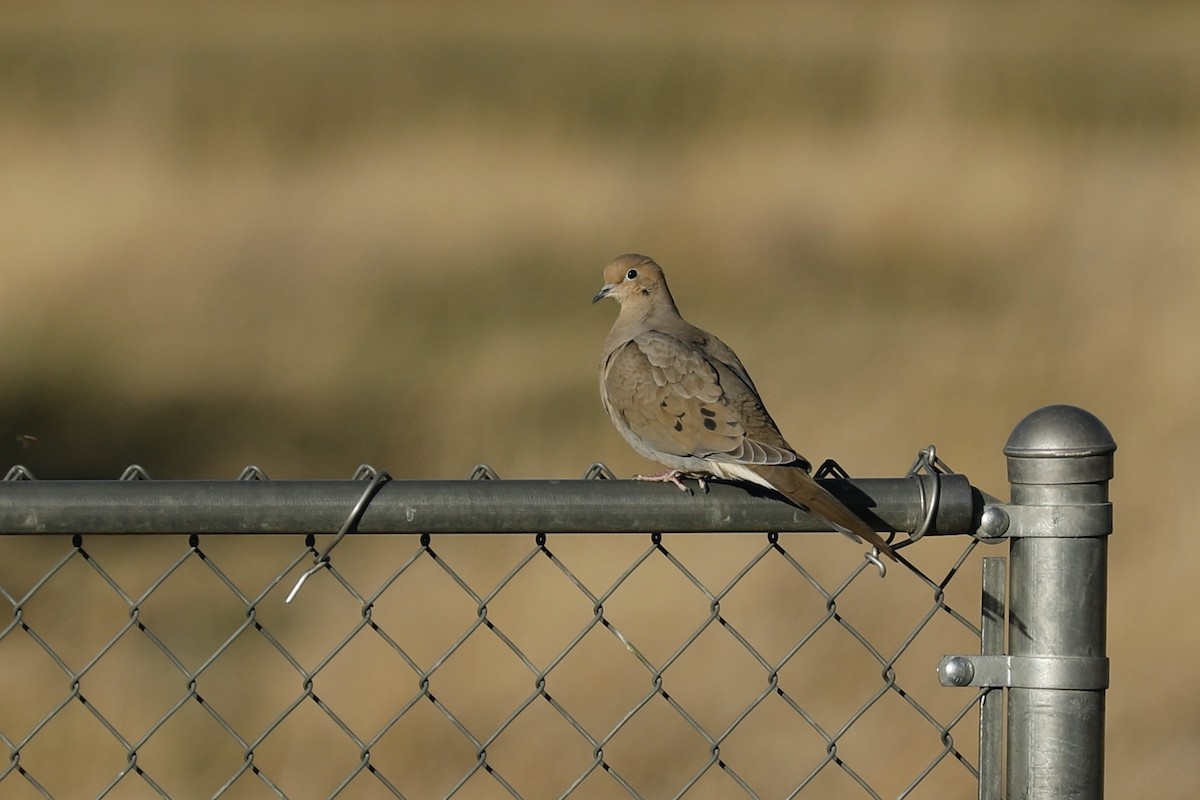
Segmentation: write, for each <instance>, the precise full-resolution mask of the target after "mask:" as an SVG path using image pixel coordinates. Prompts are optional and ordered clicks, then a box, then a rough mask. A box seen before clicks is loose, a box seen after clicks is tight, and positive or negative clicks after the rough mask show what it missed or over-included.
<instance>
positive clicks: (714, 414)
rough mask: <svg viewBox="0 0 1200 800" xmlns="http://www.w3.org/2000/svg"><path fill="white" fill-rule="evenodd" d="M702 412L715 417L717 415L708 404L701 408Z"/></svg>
mask: <svg viewBox="0 0 1200 800" xmlns="http://www.w3.org/2000/svg"><path fill="white" fill-rule="evenodd" d="M700 413H701V414H703V415H704V416H706V417H715V416H716V415H717V412H715V411H713V410H712V409H711V408H708V407H707V406H705V407H704V408H702V409H700Z"/></svg>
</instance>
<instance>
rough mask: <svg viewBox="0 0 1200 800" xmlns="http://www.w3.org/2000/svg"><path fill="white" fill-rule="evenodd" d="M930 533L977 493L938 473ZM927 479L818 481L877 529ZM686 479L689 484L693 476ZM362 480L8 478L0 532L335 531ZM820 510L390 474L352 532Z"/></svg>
mask: <svg viewBox="0 0 1200 800" xmlns="http://www.w3.org/2000/svg"><path fill="white" fill-rule="evenodd" d="M940 479H941V481H942V486H941V492H940V499H939V502H938V509H937V515H936V518H935V520H934V525H933V528H932V529H931V530H930V531H929V533H930V534H933V535H937V534H956V533H966V532H970V531H973V530H975V529H976V527H977V526H978V522H979V517H980V513H981V509H982V507H983V501H984V499H983V496H982V495H981V494H980V492H979V491H978V490H977V489H975V488H974V487H972V486H971V484H970V482H969V481H968V480H967V478H966V477H965V476H963V475H942V476H940ZM933 480H934V478H933V476H930V475H922V476H920V477H919V478H863V479H856V480H853V481H849V482H847V481H841V480H828V481H822V483H823V484H824V485H825V486H826V487H827V488H829V489H830V491H832V492H833V493H834V494H836V495H838V496H839V497H840V498H841V499H842V500H843V501H844V502H845V503H846V504H847V505H849V506H850V507H851V508H852V509H855V510H856V511H859V512H860V513H861V514H862V515H863V516H864V518H865V519H867V521H868V522H870V523H872V524H873V525H875V527H876V530H881V531H884V530H899V531H905V530H912V529H914V528H916V527H918V525H919V524H920V521H921V519H922V513H923V506H922V503H923V498H929V497H931V496H932V494H933V492H932V481H933ZM691 485H692V486H694V487H695V486H696V484H695V483H694V482H693V483H692V484H691ZM365 486H366V483H365V482H364V481H253V480H251V481H166V480H141V481H48V480H38V481H3V482H0V535H3V534H64V533H67V534H93V533H96V534H99V533H105V534H121V533H131V534H141V533H200V534H210V533H235V534H281V533H290V534H296V533H301V534H307V533H313V534H330V533H336V532H337V531H338V530H339V529H340V528H341V526H342V524H343V523H344V522H345V521H346V518H347V516H348V515H349V514H350V511H351V509H353V508H354V506H355V504H356V503H357V502H358V500H359V498H360V496H361V495H362V494H363V489H364V487H365ZM828 530H829V526H828V524H826V523H823V522H822V521H821V520H820V519H818V518H815V517H813V516H811V515H809V514H808V513H806V512H804V511H801V510H800V509H798V508H797V507H795V506H792V505H790V504H789V503H787V502H786V501H784V500H782V499H780V498H778V497H776V496H774V495H771V494H769V493H767V492H765V491H759V490H757V489H756V488H747V487H746V486H742V485H735V484H728V483H723V482H711V483H709V484H708V488H707V490H706V491H704V490H700V489H699V488H698V487H696V488H695V489H694V491H693V493H692V494H685V493H683V492H680V491H679V490H678V489H676V488H675V487H673V486H669V485H665V484H647V483H642V482H637V481H627V480H552V481H530V480H471V481H461V480H459V481H413V480H393V481H389V482H387V483H385V484H384V485H383V486H382V487H380V489H379V491H378V494H377V495H375V497H374V498H373V499H372V500H371V502H370V505H369V506H368V507H367V509H366V512H365V513H364V515H363V516H362V519H361V520H360V523H359V525H358V527H357V531H358V532H359V533H521V532H542V531H544V532H555V533H630V532H647V531H659V532H663V533H668V532H683V531H688V532H691V531H728V532H758V533H761V532H763V531H778V532H794V531H828Z"/></svg>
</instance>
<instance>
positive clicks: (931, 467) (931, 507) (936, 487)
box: [897, 444, 954, 548]
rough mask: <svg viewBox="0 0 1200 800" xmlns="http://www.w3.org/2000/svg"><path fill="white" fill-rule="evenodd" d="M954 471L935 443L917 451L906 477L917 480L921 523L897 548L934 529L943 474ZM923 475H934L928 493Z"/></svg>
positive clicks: (940, 497)
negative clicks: (943, 458) (931, 486)
mask: <svg viewBox="0 0 1200 800" xmlns="http://www.w3.org/2000/svg"><path fill="white" fill-rule="evenodd" d="M953 473H954V470H952V469H951V468H950V466H949V465H948V464H947V463H946V462H945V461H942V459H941V457H940V456H938V454H937V447H936V446H935V445H932V444H931V445H929V446H927V447H923V448H921V449H920V450H919V451H918V452H917V457H916V458H915V459H914V460H913V463H912V466H911V467H909V468H908V472H906V473H905V477H907V478H912V479H913V480H914V481H916V483H917V490H918V491H919V492H920V493H921V510H922V516H921V524H920V525H918V526H917V527H916V528H915V529H913V530H911V531H909V533H908V541H906V542H901V543H900V544H899V545H897V548H900V547H907V546H908V545H910V544H912V543H913V542H915V541H917V540H918V539H920V538H921V537H922V536H924V535H925V534H927V533H929V531H930V530H932V529H933V522H934V520H935V519H937V512H938V506H939V505H940V503H941V500H942V476H943V475H950V474H953ZM922 475H930V476H932V477H933V488H932V489H931V490H930V491H929V493H928V494H926V492H925V482H924V481H922V480H921V476H922Z"/></svg>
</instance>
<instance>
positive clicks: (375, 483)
mask: <svg viewBox="0 0 1200 800" xmlns="http://www.w3.org/2000/svg"><path fill="white" fill-rule="evenodd" d="M367 475H370V476H371V482H370V483H368V484H367V488H365V489H363V493H362V495H361V496H360V497H359V498H358V502H357V503H355V504H354V508H353V509H351V511H350V515H349V516H348V517H346V521H345V522H344V523H342V528H341V530H339V531H338V532H337V535H336V536H334V537H333V541H332V542H330V543H329V544H328V545H326V546H325V549H324V550H322V551H321V553H320V554H319V555H318V556H317V560H316V562H315V563H314V564H313V565H312V566H311V567H309V568H308V570H306V571H305V573H304V574H303V575H301V576H300V579H299V580H297V581H296V585H295V586H293V587H292V590H291V591H290V592H288V596H287V597H286V598H285V599H284V601H283V602H284V603H290V602H292V599H293V598H294V597H295V596H296V593H297V592H299V591H300V587H301V586H303V585H304V582H305V581H307V580H308V579H309V578H310V577H312V576H313V575H315V574H316V573H317V572H318V571H320V570H321V569H324V568H325V567H327V566H329V553H330V552H331V551H332V550H333V548H334V547H337V544H338V542H340V541H341V540H342V539H344V538H345V536H346V534H348V533H349V532H350V531H352V530H354V529H355V528H356V527H358V523H359V521H360V520H362V517H363V514H365V513H366V511H367V506H369V505H370V504H371V500H372V498H374V497H375V493H376V492H378V491H379V487H381V486H383V484H385V483H387V482H388V481H390V480H391V479H392V476H391V475H389V474H388V471H387V470H385V469H379V470H377V469H374V468H373V467H368V466H366V465H364V466H362V467H359V468H358V470H357V471H356V472H355V478H356V479H358V480H362V479H363V478H365V477H366V476H367Z"/></svg>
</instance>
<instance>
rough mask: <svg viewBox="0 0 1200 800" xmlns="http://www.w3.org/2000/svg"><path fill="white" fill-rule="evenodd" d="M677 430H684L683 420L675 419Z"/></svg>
mask: <svg viewBox="0 0 1200 800" xmlns="http://www.w3.org/2000/svg"><path fill="white" fill-rule="evenodd" d="M675 430H677V431H681V430H683V422H682V421H681V420H675Z"/></svg>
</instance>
